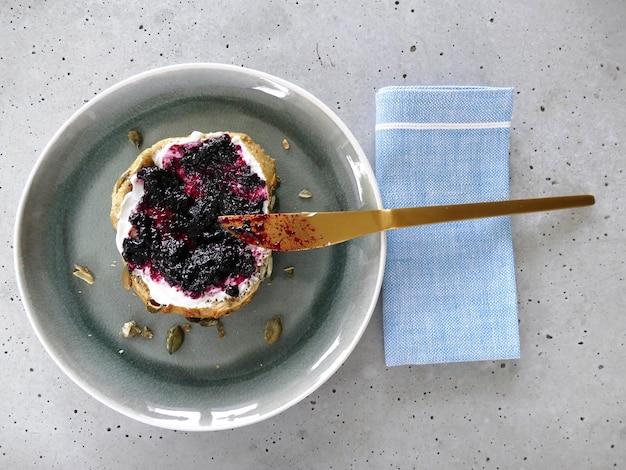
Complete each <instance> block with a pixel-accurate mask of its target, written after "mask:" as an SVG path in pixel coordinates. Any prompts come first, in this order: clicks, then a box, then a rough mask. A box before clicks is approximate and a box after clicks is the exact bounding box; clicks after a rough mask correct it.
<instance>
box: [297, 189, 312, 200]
mask: <svg viewBox="0 0 626 470" xmlns="http://www.w3.org/2000/svg"><path fill="white" fill-rule="evenodd" d="M298 197H300V198H302V199H311V198H312V197H313V194H312V193H311V191H309V190H308V189H303V190H302V191H300V192H299V193H298Z"/></svg>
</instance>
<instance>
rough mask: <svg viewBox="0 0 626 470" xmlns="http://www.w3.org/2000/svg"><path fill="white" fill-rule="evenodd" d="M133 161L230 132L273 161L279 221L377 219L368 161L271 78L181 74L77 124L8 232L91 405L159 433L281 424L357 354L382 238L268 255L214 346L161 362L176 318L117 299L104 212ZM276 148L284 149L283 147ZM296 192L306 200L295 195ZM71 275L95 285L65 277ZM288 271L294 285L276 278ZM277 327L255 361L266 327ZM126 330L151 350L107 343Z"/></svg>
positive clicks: (101, 101) (46, 323)
mask: <svg viewBox="0 0 626 470" xmlns="http://www.w3.org/2000/svg"><path fill="white" fill-rule="evenodd" d="M131 129H134V130H138V131H140V132H141V133H142V134H143V138H144V146H149V145H151V144H152V143H154V142H156V141H158V140H160V139H163V138H165V137H171V136H184V135H188V134H189V133H190V132H192V131H194V130H199V131H203V132H210V131H226V130H229V131H239V132H245V133H247V134H248V135H250V136H251V137H252V138H253V139H254V140H255V141H256V142H257V143H259V144H260V145H261V146H262V147H263V148H264V149H265V151H266V152H267V153H268V154H269V155H271V156H272V157H274V158H275V159H276V166H277V173H278V175H279V176H280V178H281V180H282V184H281V186H280V188H279V189H278V192H277V194H278V197H279V202H280V206H279V210H281V211H289V212H294V211H310V210H324V211H329V210H356V209H377V208H382V205H381V201H380V196H379V193H378V189H377V185H376V181H375V179H374V176H373V172H372V170H371V167H370V165H369V163H368V161H367V158H366V157H365V155H364V154H363V151H362V150H361V148H360V146H359V144H358V143H357V142H356V140H355V138H354V137H353V136H352V134H351V133H350V131H349V130H348V129H347V127H346V126H345V125H344V124H343V123H342V122H341V121H340V120H339V118H338V117H337V116H336V115H334V114H333V113H332V111H330V110H329V109H328V108H327V107H326V106H325V105H323V104H322V103H321V102H320V101H319V100H317V99H316V98H314V97H313V96H312V95H310V94H309V93H307V92H306V91H304V90H302V89H300V88H298V87H296V86H294V85H292V84H290V83H288V82H286V81H284V80H282V79H279V78H276V77H273V76H270V75H267V74H265V73H261V72H257V71H254V70H250V69H245V68H241V67H233V66H227V65H220V64H184V65H176V66H171V67H165V68H160V69H155V70H151V71H148V72H145V73H142V74H140V75H137V76H134V77H131V78H129V79H127V80H125V81H123V82H121V83H119V84H117V85H115V86H113V87H112V88H110V89H108V90H106V91H104V92H103V93H101V94H100V95H98V96H96V97H95V98H94V99H93V100H91V101H90V102H89V103H87V104H86V105H85V106H83V107H82V108H81V109H80V110H78V111H77V112H76V113H75V114H74V115H73V116H72V117H71V118H70V119H69V120H68V121H67V122H66V123H65V124H64V125H63V127H62V128H61V129H60V130H59V131H58V132H57V133H56V134H55V135H54V137H53V138H52V140H51V141H50V142H49V144H48V145H47V146H46V148H45V149H44V151H43V152H42V154H41V156H40V158H39V160H38V162H37V164H36V166H35V168H34V170H33V172H32V173H31V176H30V178H29V181H28V183H27V186H26V189H25V191H24V194H23V197H22V200H21V203H20V208H19V212H18V218H17V222H16V230H15V239H16V250H15V264H16V270H17V278H18V284H19V287H20V291H21V294H22V299H23V301H24V305H25V308H26V312H27V314H28V317H29V320H30V322H31V324H32V325H33V328H34V329H35V331H36V333H37V335H38V337H39V339H40V341H41V342H42V344H43V345H44V347H45V348H46V350H47V351H48V353H49V354H50V355H51V356H52V358H53V359H54V360H55V362H56V363H57V364H58V365H59V366H60V367H61V369H62V370H63V371H64V372H65V373H66V374H67V375H68V376H69V377H70V378H72V380H74V381H75V382H76V383H77V384H78V385H79V386H81V387H82V388H83V389H84V390H86V391H87V392H88V393H89V394H91V395H92V396H94V397H95V398H96V399H98V400H99V401H101V402H102V403H104V404H106V405H107V406H110V407H111V408H113V409H115V410H117V411H119V412H121V413H123V414H125V415H127V416H129V417H132V418H134V419H137V420H139V421H142V422H145V423H148V424H152V425H155V426H160V427H164V428H169V429H180V430H194V431H200V430H218V429H231V428H235V427H239V426H243V425H247V424H251V423H254V422H258V421H261V420H263V419H266V418H269V417H271V416H274V415H276V414H277V413H279V412H281V411H283V410H285V409H287V408H288V407H290V406H292V405H293V404H295V403H297V402H298V401H299V400H301V399H303V398H304V397H306V396H307V395H309V394H310V393H312V392H313V391H314V390H315V389H317V388H318V387H319V386H320V385H321V384H322V383H324V382H325V381H326V380H327V379H328V378H329V377H330V376H331V375H332V374H333V373H334V372H335V371H336V370H337V369H338V368H339V366H340V365H341V364H342V363H343V362H344V361H345V359H346V358H347V357H348V355H349V354H350V352H351V351H352V350H353V349H354V347H355V346H356V344H357V342H358V340H359V339H360V337H361V335H362V333H363V331H364V330H365V327H366V326H367V324H368V322H369V319H370V317H371V314H372V311H373V309H374V307H375V304H376V301H377V298H378V294H379V291H380V284H381V281H382V275H383V269H384V258H385V238H384V235H383V234H376V235H372V236H367V237H363V238H361V239H357V240H353V241H350V242H348V243H344V244H342V245H338V246H333V247H329V248H324V249H319V250H313V251H309V252H297V253H275V255H274V275H273V278H272V279H271V281H270V282H268V281H265V283H264V285H262V286H261V288H260V289H259V292H258V293H257V295H256V296H255V298H254V300H253V301H252V302H251V303H250V304H249V305H248V306H246V307H244V308H243V309H241V310H239V311H237V312H235V313H233V314H232V315H231V316H229V317H227V318H224V319H223V324H224V328H225V331H226V337H225V338H223V339H220V338H219V337H218V334H217V331H216V330H215V329H214V328H211V327H201V326H199V325H193V327H192V329H191V330H190V331H189V332H187V333H186V335H185V341H184V343H183V346H182V347H181V348H180V349H179V350H178V351H177V352H176V353H175V354H173V355H169V354H168V353H167V352H166V349H165V334H166V332H167V330H168V329H169V328H170V327H171V326H173V325H175V324H182V323H185V319H184V318H183V317H180V316H174V315H163V314H150V313H148V312H147V311H146V310H145V308H144V306H143V304H142V303H141V301H140V300H139V299H138V298H137V297H135V296H134V295H132V293H130V292H126V291H125V290H124V289H123V288H122V284H121V271H122V268H121V259H120V257H119V254H118V253H117V250H116V248H115V236H114V232H113V228H112V226H111V224H110V222H109V210H110V196H111V192H112V188H113V184H114V183H115V181H116V180H117V178H118V177H119V175H120V174H121V173H122V172H123V171H124V170H125V169H126V168H127V167H128V165H129V164H130V163H131V162H132V160H133V159H134V158H135V157H136V154H137V152H138V151H137V149H136V148H134V147H133V146H132V145H131V144H130V142H129V140H128V137H127V134H128V131H129V130H131ZM283 139H287V140H288V142H289V143H290V148H289V149H284V148H283V146H282V141H283ZM304 188H307V189H309V190H310V191H311V193H312V194H313V197H312V198H311V199H306V200H305V199H301V198H299V197H298V193H299V192H300V191H301V190H302V189H304ZM74 264H81V265H84V266H87V267H88V268H89V269H90V270H91V271H92V272H93V273H94V276H95V284H93V285H89V284H87V283H85V282H83V281H81V280H80V279H78V278H76V277H74V276H72V270H73V266H74ZM290 266H293V267H294V273H293V274H289V273H286V272H284V271H283V269H284V268H287V267H290ZM276 314H281V315H282V317H283V327H284V330H283V334H282V336H281V338H280V340H279V341H278V342H277V343H275V344H273V345H268V344H266V343H265V342H264V339H263V329H264V326H265V323H266V322H267V321H268V320H269V319H270V318H271V317H272V316H274V315H276ZM129 320H135V321H137V323H138V324H139V325H140V326H143V325H147V326H149V327H150V329H151V330H152V331H153V332H154V338H153V339H151V340H148V339H145V338H141V337H135V338H130V339H123V338H121V337H120V336H119V331H120V329H121V327H122V325H123V324H124V323H125V322H126V321H129Z"/></svg>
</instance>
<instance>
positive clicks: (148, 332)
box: [141, 326, 154, 339]
mask: <svg viewBox="0 0 626 470" xmlns="http://www.w3.org/2000/svg"><path fill="white" fill-rule="evenodd" d="M141 336H143V337H144V338H146V339H152V338H153V337H154V334H153V333H152V330H151V329H150V328H148V327H147V326H144V327H143V330H142V331H141Z"/></svg>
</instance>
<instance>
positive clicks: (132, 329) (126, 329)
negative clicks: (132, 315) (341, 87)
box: [120, 320, 141, 338]
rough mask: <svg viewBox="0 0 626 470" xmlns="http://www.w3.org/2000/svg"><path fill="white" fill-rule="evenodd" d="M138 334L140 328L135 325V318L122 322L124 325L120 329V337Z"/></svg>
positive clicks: (130, 336)
mask: <svg viewBox="0 0 626 470" xmlns="http://www.w3.org/2000/svg"><path fill="white" fill-rule="evenodd" d="M139 334H141V329H140V328H139V327H138V326H137V322H136V321H135V320H132V321H128V322H126V323H124V326H123V327H122V329H121V330H120V336H121V337H122V338H132V337H133V336H137V335H139Z"/></svg>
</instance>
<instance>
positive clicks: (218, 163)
mask: <svg viewBox="0 0 626 470" xmlns="http://www.w3.org/2000/svg"><path fill="white" fill-rule="evenodd" d="M137 177H138V179H139V180H141V181H142V182H143V185H144V196H143V198H142V199H141V201H140V202H139V204H138V206H137V209H136V211H135V212H134V214H133V215H132V216H131V218H130V222H131V224H132V225H133V230H132V231H131V236H129V237H127V238H126V239H125V240H124V247H123V248H124V251H123V253H122V256H123V257H124V259H125V260H126V262H127V263H128V264H129V266H130V267H131V269H134V268H138V269H149V272H150V276H151V278H152V279H154V280H157V281H158V280H160V279H164V280H165V281H167V282H168V283H169V284H170V285H173V286H176V287H179V288H181V289H182V290H183V291H184V292H186V293H187V294H188V295H190V296H191V297H193V298H197V297H200V296H201V295H202V294H203V293H204V292H206V291H207V289H209V288H210V287H211V286H215V287H220V288H225V289H226V292H227V293H228V294H229V295H232V296H236V295H238V292H239V290H238V288H237V285H238V284H237V283H240V282H242V281H243V280H244V279H245V278H247V277H249V276H250V275H252V274H253V273H254V272H255V270H256V266H255V258H254V255H253V253H252V251H251V250H250V249H249V248H248V247H247V246H246V243H245V242H242V241H240V240H238V239H236V238H234V237H232V236H231V235H230V234H229V233H228V232H226V231H225V230H224V229H223V228H222V226H221V225H220V224H219V222H218V220H217V217H218V216H219V215H221V214H256V213H262V212H263V203H264V201H265V200H267V198H268V192H267V186H266V183H265V181H263V180H262V179H261V178H259V176H258V175H256V174H255V173H252V171H251V169H250V167H249V166H248V165H247V164H246V162H245V161H244V159H243V156H242V149H241V147H240V146H237V145H234V144H233V143H232V142H231V140H230V137H229V136H228V135H227V134H224V135H222V136H220V137H217V138H210V139H207V140H205V141H201V142H192V143H185V144H180V145H172V146H171V148H170V149H169V150H168V154H167V155H165V157H164V158H163V168H158V167H156V166H153V167H146V168H143V169H142V170H140V171H139V172H138V173H137ZM229 277H230V281H229V280H228V279H229ZM233 278H234V279H236V281H235V284H231V283H232V282H233V281H232V280H233ZM227 281H228V285H226V284H227Z"/></svg>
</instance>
